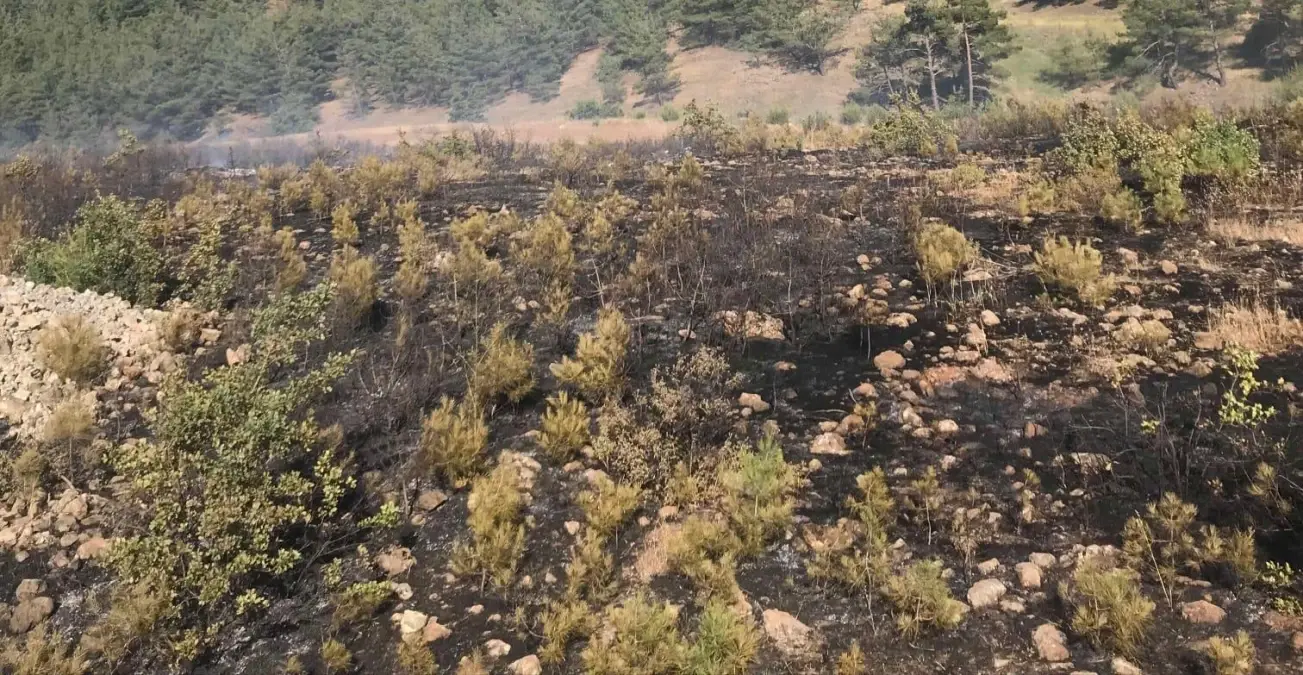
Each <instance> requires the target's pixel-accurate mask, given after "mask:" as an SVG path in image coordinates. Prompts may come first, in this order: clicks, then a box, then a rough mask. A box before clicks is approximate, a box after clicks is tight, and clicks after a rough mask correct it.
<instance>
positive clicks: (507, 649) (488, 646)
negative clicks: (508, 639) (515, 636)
mask: <svg viewBox="0 0 1303 675" xmlns="http://www.w3.org/2000/svg"><path fill="white" fill-rule="evenodd" d="M510 653H511V645H509V644H507V643H505V642H503V641H502V640H499V639H497V638H494V639H492V640H489V641H488V642H485V643H484V654H485V655H487V656H488V657H489V658H491V659H500V658H502V657H504V656H506V655H507V654H510Z"/></svg>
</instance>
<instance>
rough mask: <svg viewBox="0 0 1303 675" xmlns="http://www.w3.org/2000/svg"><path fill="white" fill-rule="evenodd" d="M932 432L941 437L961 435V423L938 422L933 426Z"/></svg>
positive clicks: (950, 421) (951, 421)
mask: <svg viewBox="0 0 1303 675" xmlns="http://www.w3.org/2000/svg"><path fill="white" fill-rule="evenodd" d="M932 430H933V431H935V432H937V434H938V435H941V436H951V435H954V434H957V433H959V423H958V422H956V421H954V420H937V421H936V423H935V424H933V425H932Z"/></svg>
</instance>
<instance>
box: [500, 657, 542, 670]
mask: <svg viewBox="0 0 1303 675" xmlns="http://www.w3.org/2000/svg"><path fill="white" fill-rule="evenodd" d="M507 672H508V673H511V675H543V664H542V663H541V662H540V661H539V660H538V657H537V656H534V655H533V654H530V655H529V656H526V657H525V658H523V659H517V660H515V661H512V662H511V665H509V666H507Z"/></svg>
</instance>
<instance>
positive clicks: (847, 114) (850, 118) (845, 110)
mask: <svg viewBox="0 0 1303 675" xmlns="http://www.w3.org/2000/svg"><path fill="white" fill-rule="evenodd" d="M864 117H865V112H864V106H862V105H860V104H858V103H847V104H846V105H844V106H842V115H841V120H842V124H845V125H848V126H851V125H855V124H859V123H860V122H863V121H864Z"/></svg>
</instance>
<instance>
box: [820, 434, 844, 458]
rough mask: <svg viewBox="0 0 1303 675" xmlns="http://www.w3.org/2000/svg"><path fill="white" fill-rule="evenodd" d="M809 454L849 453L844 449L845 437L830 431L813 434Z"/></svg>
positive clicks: (841, 454) (840, 454) (838, 455)
mask: <svg viewBox="0 0 1303 675" xmlns="http://www.w3.org/2000/svg"><path fill="white" fill-rule="evenodd" d="M810 454H812V455H834V456H837V457H843V456H846V455H849V454H851V453H850V451H849V450H847V449H846V439H844V438H842V437H841V436H839V435H837V433H836V432H831V431H830V432H827V433H822V434H819V435H818V436H815V438H814V440H813V441H811V442H810Z"/></svg>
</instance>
